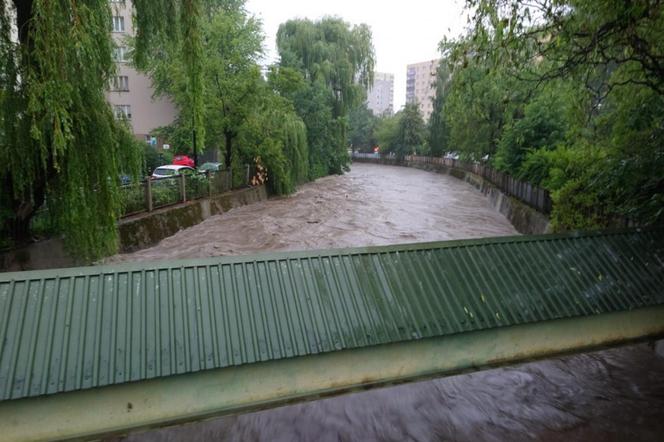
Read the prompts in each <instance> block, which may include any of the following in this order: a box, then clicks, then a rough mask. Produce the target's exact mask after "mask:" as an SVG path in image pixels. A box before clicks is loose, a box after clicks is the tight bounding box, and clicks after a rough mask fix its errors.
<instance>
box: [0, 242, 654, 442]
mask: <svg viewBox="0 0 664 442" xmlns="http://www.w3.org/2000/svg"><path fill="white" fill-rule="evenodd" d="M663 336H664V231H662V230H625V231H619V232H600V233H588V234H560V235H540V236H518V237H499V238H487V239H478V240H462V241H448V242H436V243H424V244H422V243H420V244H407V245H394V246H382V247H368V248H357V249H340V250H325V251H309V252H287V253H275V254H263V255H254V256H242V257H221V258H210V259H205V260H188V261H177V262H157V263H150V264H142V263H141V264H131V265H127V264H123V265H109V266H97V267H82V268H74V269H59V270H48V271H38V272H17V273H4V274H0V440H12V441H16V440H51V439H71V438H93V437H100V436H104V435H111V434H120V433H123V432H127V431H129V430H134V429H141V428H150V427H157V426H163V425H170V424H177V423H181V422H187V421H193V420H200V419H206V418H209V417H213V416H219V415H223V414H230V413H237V412H243V411H249V410H257V409H262V408H267V407H273V406H277V405H281V404H286V403H290V402H295V401H301V400H310V399H315V398H319V397H323V396H326V395H332V394H339V393H343V392H348V391H355V390H361V389H366V388H372V387H377V386H383V385H391V384H396V383H401V382H408V381H413V380H418V379H426V378H432V377H438V376H445V375H451V374H456V373H460V372H466V371H472V370H479V369H482V368H487V367H494V366H499V365H504V364H513V363H517V362H522V361H530V360H534V359H539V358H545V357H551V356H554V355H560V354H566V353H572V352H581V351H587V350H590V349H597V348H604V347H608V346H613V345H620V344H624V343H627V342H635V341H640V340H650V339H658V338H661V337H663Z"/></svg>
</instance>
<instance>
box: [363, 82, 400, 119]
mask: <svg viewBox="0 0 664 442" xmlns="http://www.w3.org/2000/svg"><path fill="white" fill-rule="evenodd" d="M367 107H368V108H369V109H371V110H372V111H373V113H374V115H385V114H387V115H392V114H393V113H394V74H387V73H383V72H374V83H373V86H372V87H371V89H369V90H368V91H367Z"/></svg>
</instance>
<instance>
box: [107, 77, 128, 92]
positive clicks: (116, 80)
mask: <svg viewBox="0 0 664 442" xmlns="http://www.w3.org/2000/svg"><path fill="white" fill-rule="evenodd" d="M111 90H113V91H124V92H128V91H129V77H127V76H126V75H118V76H116V77H113V80H112V82H111Z"/></svg>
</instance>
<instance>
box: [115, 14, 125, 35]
mask: <svg viewBox="0 0 664 442" xmlns="http://www.w3.org/2000/svg"><path fill="white" fill-rule="evenodd" d="M124 30H125V27H124V17H122V16H119V15H114V16H113V32H124Z"/></svg>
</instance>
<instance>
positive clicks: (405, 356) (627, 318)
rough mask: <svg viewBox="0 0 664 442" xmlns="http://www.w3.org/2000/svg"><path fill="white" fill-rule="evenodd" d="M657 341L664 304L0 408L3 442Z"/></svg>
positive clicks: (100, 430) (143, 424)
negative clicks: (638, 342) (644, 341)
mask: <svg viewBox="0 0 664 442" xmlns="http://www.w3.org/2000/svg"><path fill="white" fill-rule="evenodd" d="M663 336H664V306H656V307H650V308H644V309H638V310H632V311H628V312H619V313H609V314H603V315H596V316H591V317H581V318H573V319H562V320H555V321H547V322H540V323H532V324H526V325H519V326H513V327H506V328H503V329H495V330H485V331H478V332H472V333H462V334H457V335H452V336H447V337H443V338H431V339H424V340H421V341H416V342H409V343H395V344H386V345H380V346H375V347H369V348H363V349H356V350H346V351H339V352H333V353H327V354H321V355H315V356H305V357H298V358H292V359H287V360H280V361H273V362H265V363H256V364H251V365H245V366H241V367H231V368H223V369H218V370H210V371H205V372H198V373H193V374H186V375H181V376H174V377H170V378H162V379H156V380H150V381H142V382H135V383H130V384H123V385H117V386H110V387H104V388H98V389H93V390H85V391H79V392H72V393H63V394H58V395H53V396H46V397H37V398H28V399H21V400H15V401H6V402H3V403H0V440H2V441H5V440H7V441H10V440H11V441H43V440H86V439H94V438H99V437H102V436H109V435H118V434H123V433H126V432H128V431H138V430H141V429H149V428H155V427H161V426H167V425H175V424H179V423H184V422H190V421H197V420H204V419H208V418H212V417H216V416H221V415H227V414H234V413H239V412H246V411H255V410H259V409H265V408H271V407H275V406H279V405H284V404H287V403H293V402H299V401H306V400H312V399H317V398H320V397H324V396H330V395H336V394H341V393H344V392H349V391H357V390H364V389H368V388H374V387H380V386H385V385H392V384H397V383H403V382H410V381H415V380H421V379H429V378H434V377H441V376H449V375H453V374H458V373H462V372H468V371H477V370H481V369H485V368H491V367H496V366H501V365H508V364H514V363H520V362H525V361H532V360H537V359H542V358H547V357H552V356H557V355H562V354H569V353H576V352H581V351H587V350H591V349H599V348H606V347H611V346H616V345H620V344H625V343H629V342H636V341H642V340H650V339H657V338H660V337H663Z"/></svg>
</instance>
